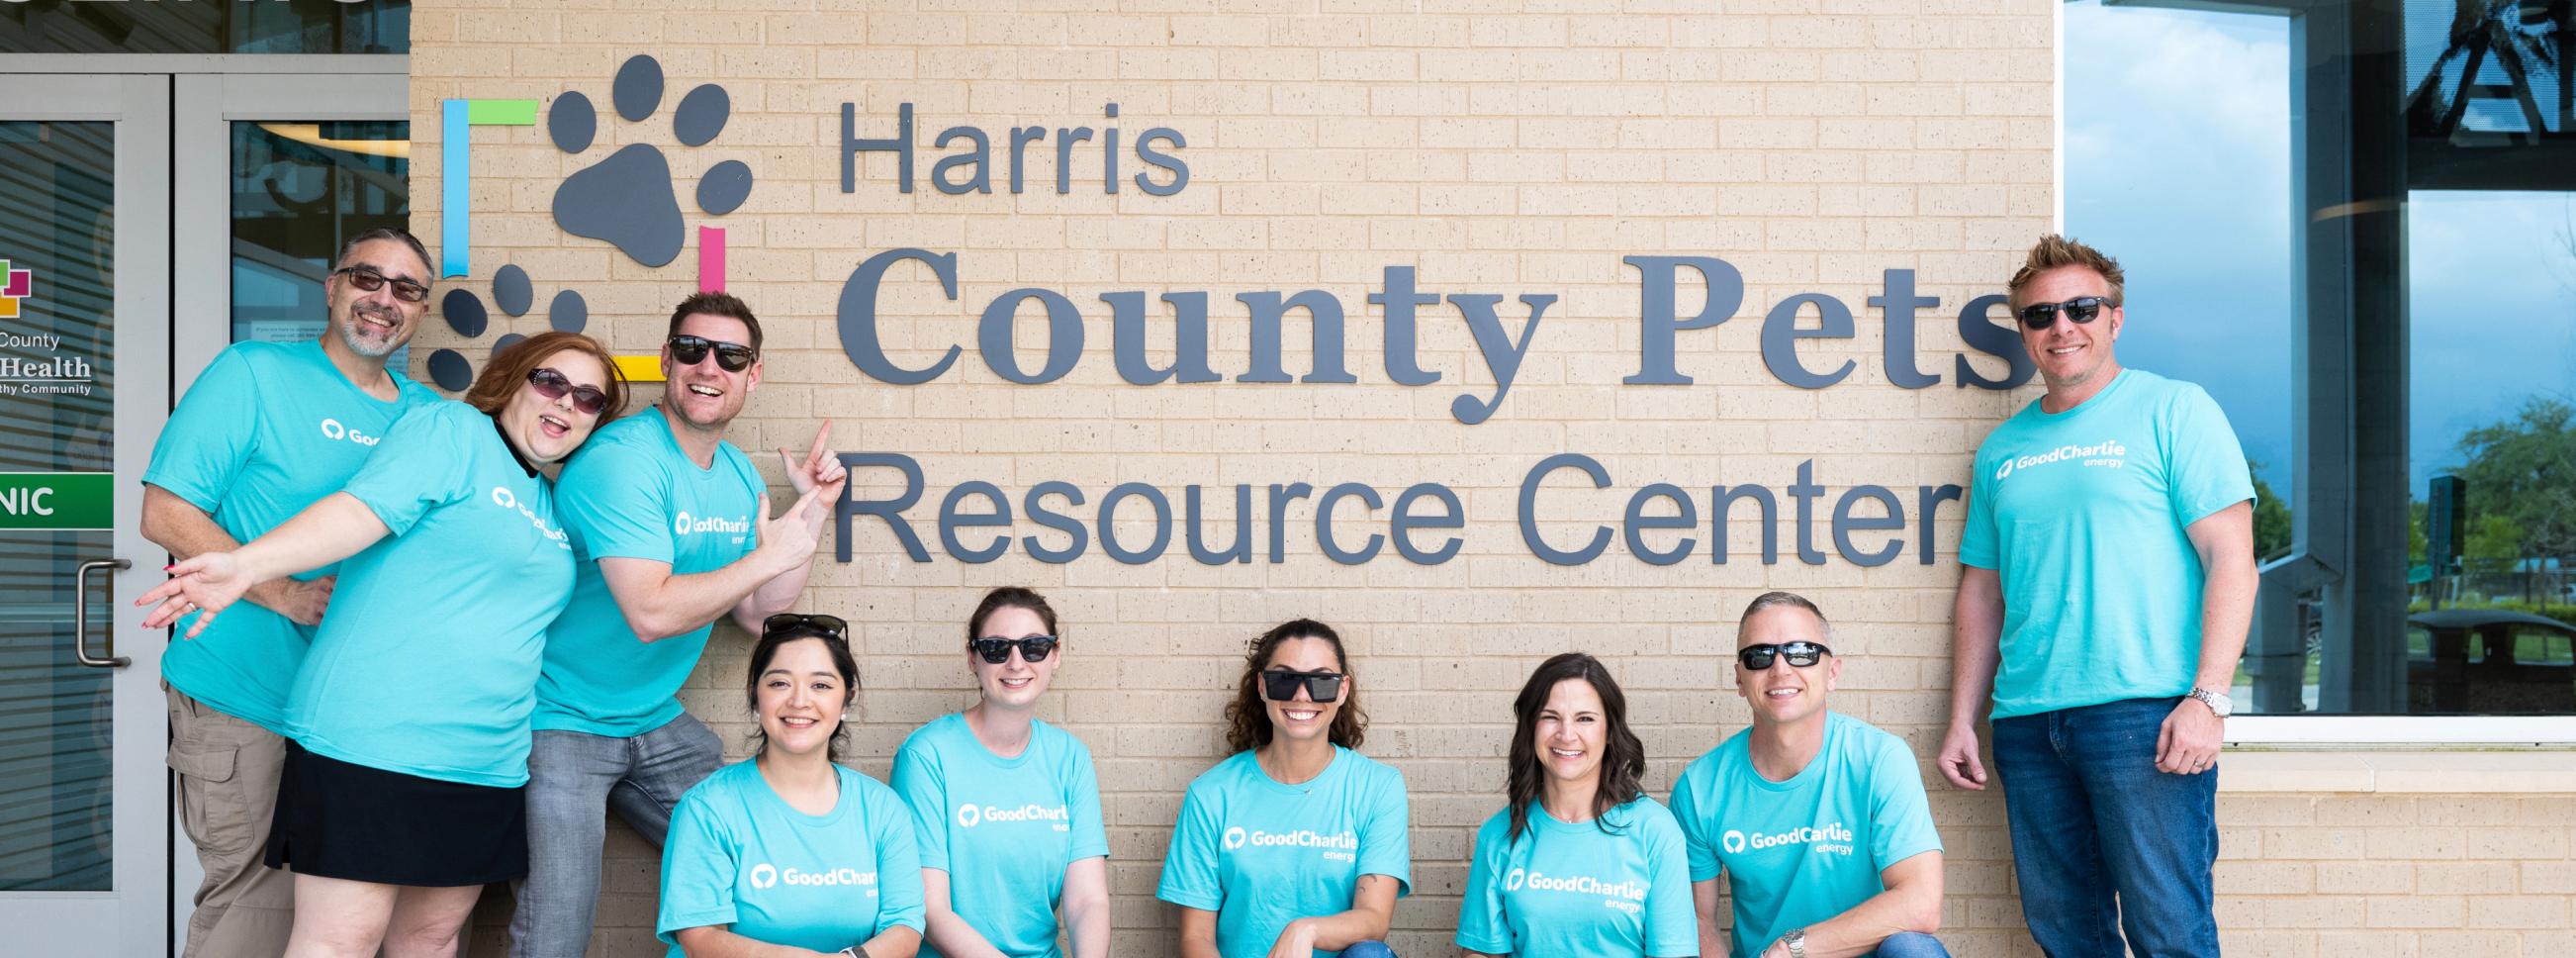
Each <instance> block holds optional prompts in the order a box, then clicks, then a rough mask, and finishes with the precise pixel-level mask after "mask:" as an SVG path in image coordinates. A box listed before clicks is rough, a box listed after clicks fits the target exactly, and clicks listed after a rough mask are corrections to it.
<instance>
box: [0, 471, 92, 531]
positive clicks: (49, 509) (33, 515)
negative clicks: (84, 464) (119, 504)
mask: <svg viewBox="0 0 2576 958" xmlns="http://www.w3.org/2000/svg"><path fill="white" fill-rule="evenodd" d="M115 524H116V476H115V475H113V474H110V473H104V472H0V529H47V530H63V529H111V528H114V527H115Z"/></svg>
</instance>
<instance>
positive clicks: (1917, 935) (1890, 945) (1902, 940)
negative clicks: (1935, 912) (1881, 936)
mask: <svg viewBox="0 0 2576 958" xmlns="http://www.w3.org/2000/svg"><path fill="white" fill-rule="evenodd" d="M1878 958H1950V949H1948V948H1946V947H1943V946H1942V944H1941V939H1938V938H1934V937H1932V936H1930V935H1926V934H1923V933H1921V932H1915V931H1900V932H1897V933H1896V934H1893V935H1889V936H1887V940H1886V941H1883V942H1880V943H1879V944H1878Z"/></svg>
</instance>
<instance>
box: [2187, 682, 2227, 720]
mask: <svg viewBox="0 0 2576 958" xmlns="http://www.w3.org/2000/svg"><path fill="white" fill-rule="evenodd" d="M2186 694H2187V695H2189V696H2190V697H2191V698H2195V699H2199V700H2200V704H2202V705H2206V706H2209V710H2210V711H2211V712H2213V713H2216V714H2217V716H2218V717H2219V718H2226V717H2227V714H2228V713H2230V712H2233V711H2236V703H2235V701H2234V700H2232V699H2229V698H2228V697H2227V693H2225V692H2212V691H2210V690H2208V689H2193V690H2191V691H2190V692H2188V693H2186Z"/></svg>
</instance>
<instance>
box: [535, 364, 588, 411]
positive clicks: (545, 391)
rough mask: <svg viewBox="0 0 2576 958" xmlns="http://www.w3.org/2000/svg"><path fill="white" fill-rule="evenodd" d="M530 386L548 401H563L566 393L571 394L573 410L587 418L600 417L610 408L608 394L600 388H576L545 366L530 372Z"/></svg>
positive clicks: (566, 379) (568, 380)
mask: <svg viewBox="0 0 2576 958" xmlns="http://www.w3.org/2000/svg"><path fill="white" fill-rule="evenodd" d="M528 386H529V387H530V388H533V389H535V390H536V391H537V395H540V396H544V397H546V398H547V399H562V398H563V397H564V394H565V393H571V394H572V408H574V409H578V410H581V413H582V415H585V416H596V415H599V413H600V411H601V410H603V409H607V408H608V394H607V393H604V392H600V391H599V387H597V386H575V385H573V384H572V380H571V379H569V378H567V377H565V376H564V374H562V373H559V372H556V371H554V370H553V369H551V368H548V367H545V366H539V367H537V368H535V369H531V370H528Z"/></svg>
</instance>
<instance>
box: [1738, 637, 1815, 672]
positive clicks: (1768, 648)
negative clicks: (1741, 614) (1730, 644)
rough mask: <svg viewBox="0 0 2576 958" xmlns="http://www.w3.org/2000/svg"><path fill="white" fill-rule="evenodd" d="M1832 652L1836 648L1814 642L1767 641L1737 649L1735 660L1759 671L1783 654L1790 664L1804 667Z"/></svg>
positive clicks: (1769, 665)
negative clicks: (1776, 642)
mask: <svg viewBox="0 0 2576 958" xmlns="http://www.w3.org/2000/svg"><path fill="white" fill-rule="evenodd" d="M1832 654H1834V650H1832V649H1828V648H1825V647H1824V646H1821V645H1817V644H1816V643H1813V642H1782V643H1779V644H1777V645H1774V644H1772V643H1769V642H1765V643H1763V644H1761V645H1748V646H1745V647H1743V648H1741V649H1737V650H1736V652H1735V660H1736V661H1738V662H1742V663H1744V667H1745V668H1747V669H1751V670H1753V671H1756V672H1759V671H1762V670H1764V669H1767V668H1770V667H1771V660H1772V659H1775V658H1780V657H1783V656H1786V657H1787V658H1788V659H1789V664H1790V665H1794V666H1797V667H1798V668H1802V669H1803V668H1806V667H1807V666H1810V665H1814V664H1816V663H1817V662H1819V661H1822V660H1823V659H1824V657H1825V656H1828V655H1832Z"/></svg>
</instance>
